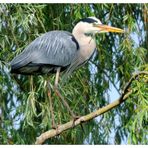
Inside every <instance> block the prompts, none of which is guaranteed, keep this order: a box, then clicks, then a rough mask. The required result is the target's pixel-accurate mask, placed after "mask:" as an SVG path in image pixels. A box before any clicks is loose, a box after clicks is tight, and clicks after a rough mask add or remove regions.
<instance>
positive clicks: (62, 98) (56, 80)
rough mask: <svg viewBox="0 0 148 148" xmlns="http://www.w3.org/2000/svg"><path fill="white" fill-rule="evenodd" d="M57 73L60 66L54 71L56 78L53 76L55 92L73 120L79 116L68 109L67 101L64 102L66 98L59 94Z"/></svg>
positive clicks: (58, 73)
mask: <svg viewBox="0 0 148 148" xmlns="http://www.w3.org/2000/svg"><path fill="white" fill-rule="evenodd" d="M59 75H60V68H58V69H57V72H56V78H55V92H56V94H57V95H58V96H59V98H61V100H62V102H63V104H64V106H65V107H66V108H67V110H68V111H69V112H70V114H71V116H72V117H73V118H74V120H76V119H78V118H79V117H78V116H76V115H75V114H74V113H73V111H72V110H71V109H70V107H69V105H68V103H67V102H66V100H65V99H64V97H63V96H62V95H61V93H60V92H59V89H58V81H59Z"/></svg>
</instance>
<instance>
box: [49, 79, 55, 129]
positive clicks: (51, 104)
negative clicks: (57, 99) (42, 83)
mask: <svg viewBox="0 0 148 148" xmlns="http://www.w3.org/2000/svg"><path fill="white" fill-rule="evenodd" d="M47 85H48V90H47V95H48V98H49V103H50V106H49V108H50V112H51V122H52V128H54V129H56V124H55V120H54V119H55V116H54V110H53V102H52V96H51V89H50V82H49V81H47Z"/></svg>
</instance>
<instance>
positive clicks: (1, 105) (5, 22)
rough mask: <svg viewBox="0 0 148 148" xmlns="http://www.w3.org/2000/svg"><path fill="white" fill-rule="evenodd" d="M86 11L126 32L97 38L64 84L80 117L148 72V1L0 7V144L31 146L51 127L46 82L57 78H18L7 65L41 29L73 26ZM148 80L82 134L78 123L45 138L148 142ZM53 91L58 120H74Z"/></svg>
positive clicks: (138, 83)
mask: <svg viewBox="0 0 148 148" xmlns="http://www.w3.org/2000/svg"><path fill="white" fill-rule="evenodd" d="M88 16H96V17H98V18H100V19H101V21H102V23H104V24H110V25H112V26H115V27H119V28H123V29H125V30H126V33H125V34H123V35H119V34H113V33H107V34H100V35H97V52H96V53H95V54H94V56H93V57H92V59H91V60H90V61H89V62H88V64H86V65H85V66H84V67H82V68H80V69H79V70H77V71H75V72H74V73H73V74H72V76H70V77H69V78H68V79H67V80H66V82H65V83H64V84H63V83H60V90H61V92H62V95H63V96H64V97H65V98H66V100H67V101H68V103H69V105H70V107H71V109H72V110H73V111H74V112H75V113H76V114H77V115H80V116H81V115H85V114H87V113H89V112H92V111H94V110H96V109H98V108H101V107H102V106H105V105H107V104H109V103H110V102H112V101H113V99H114V100H115V99H118V96H119V95H120V93H121V91H122V89H123V87H124V85H125V83H126V82H127V81H128V80H129V79H130V77H131V75H132V73H134V72H136V71H142V70H145V71H148V64H147V61H148V59H147V55H148V52H147V49H148V32H147V30H148V26H147V24H148V19H147V16H148V5H147V4H0V92H1V93H0V144H33V143H34V142H35V140H36V137H37V136H39V135H40V134H41V133H42V132H44V131H46V130H49V129H50V128H51V113H50V109H49V98H48V96H47V81H48V80H50V82H51V83H53V82H54V77H55V76H54V75H49V76H41V75H39V76H32V77H31V76H22V75H18V76H16V77H17V81H15V80H16V79H15V78H14V76H13V75H11V74H10V66H9V62H10V61H11V60H12V58H13V57H14V56H16V55H17V54H19V53H20V52H21V51H22V50H23V49H24V48H25V47H26V46H27V45H28V44H29V43H30V42H31V41H33V40H34V39H35V38H36V37H38V36H39V35H41V34H42V33H44V32H47V31H50V30H67V31H71V30H72V28H73V26H74V24H75V23H76V22H77V21H78V20H79V19H81V18H84V17H88ZM61 81H62V80H61ZM147 81H148V77H147V76H144V77H142V76H140V77H139V78H138V79H137V80H135V81H134V82H133V83H132V87H131V89H133V90H134V93H133V94H132V95H130V98H129V99H128V100H127V101H126V102H125V103H123V104H122V105H120V106H118V107H117V108H115V109H113V110H111V111H109V112H107V113H105V114H103V115H101V116H99V117H98V118H96V119H94V120H92V121H90V122H88V123H85V124H84V125H83V127H84V131H83V130H82V128H81V127H76V128H74V129H71V130H68V131H66V132H64V133H62V134H61V135H59V136H57V137H54V138H52V139H49V140H47V141H46V143H47V144H125V143H128V144H148V141H147V136H148V126H147V125H148V100H147V98H148V87H147V83H146V82H147ZM111 92H112V93H111ZM115 92H116V93H118V95H115ZM51 95H52V98H53V101H54V114H55V121H56V123H57V124H61V123H65V122H68V121H69V120H70V119H71V116H70V115H69V113H68V111H67V110H66V109H65V107H64V106H63V105H62V103H61V102H60V99H59V98H58V97H57V96H56V95H55V94H54V92H52V94H51Z"/></svg>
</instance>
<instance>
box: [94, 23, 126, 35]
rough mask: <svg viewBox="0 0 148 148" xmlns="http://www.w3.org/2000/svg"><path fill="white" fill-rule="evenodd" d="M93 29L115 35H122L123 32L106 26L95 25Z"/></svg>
mask: <svg viewBox="0 0 148 148" xmlns="http://www.w3.org/2000/svg"><path fill="white" fill-rule="evenodd" d="M95 27H97V28H99V29H100V32H117V33H124V30H122V29H120V28H116V27H111V26H108V25H102V24H99V25H98V24H97V25H95Z"/></svg>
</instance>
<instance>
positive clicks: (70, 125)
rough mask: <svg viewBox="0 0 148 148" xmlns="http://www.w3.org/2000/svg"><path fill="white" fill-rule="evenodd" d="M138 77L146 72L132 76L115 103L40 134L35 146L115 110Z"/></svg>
mask: <svg viewBox="0 0 148 148" xmlns="http://www.w3.org/2000/svg"><path fill="white" fill-rule="evenodd" d="M139 75H148V72H147V71H141V72H138V73H136V74H134V75H133V76H132V77H131V79H130V80H129V81H128V83H127V84H126V86H125V87H124V90H123V92H122V94H121V96H120V98H119V99H118V100H116V101H114V102H113V103H111V104H109V105H107V106H104V107H102V108H100V109H98V110H96V111H94V112H92V113H90V114H88V115H85V116H82V117H80V118H79V119H77V120H76V121H75V122H74V121H73V120H72V121H69V122H67V123H65V124H62V125H59V126H58V128H57V129H51V130H49V131H47V132H44V133H42V134H41V135H40V136H39V137H37V140H36V142H35V144H42V143H44V142H45V140H47V139H49V138H51V137H54V136H56V135H59V134H61V133H62V132H63V131H65V130H68V129H70V128H73V127H75V126H77V125H79V124H81V123H84V122H87V121H89V120H92V119H94V118H95V117H97V116H99V115H101V114H103V113H105V112H107V111H109V110H111V109H112V108H115V107H116V106H118V105H120V104H121V103H123V102H124V101H125V100H126V99H127V98H128V97H129V95H130V94H132V90H129V87H130V85H131V83H132V81H133V80H134V79H136V78H137V77H138V76H139Z"/></svg>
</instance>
